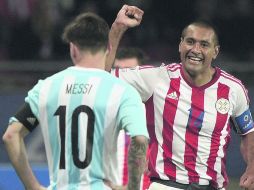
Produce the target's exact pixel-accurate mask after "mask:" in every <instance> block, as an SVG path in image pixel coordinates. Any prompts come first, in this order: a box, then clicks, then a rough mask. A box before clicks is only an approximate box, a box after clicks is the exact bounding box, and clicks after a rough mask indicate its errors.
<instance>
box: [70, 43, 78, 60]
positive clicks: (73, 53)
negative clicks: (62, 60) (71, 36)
mask: <svg viewBox="0 0 254 190" xmlns="http://www.w3.org/2000/svg"><path fill="white" fill-rule="evenodd" d="M70 55H71V58H72V60H73V61H74V60H76V59H77V57H78V48H77V46H76V45H75V44H74V43H72V42H70ZM74 62H75V61H74Z"/></svg>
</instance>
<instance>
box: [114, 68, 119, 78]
mask: <svg viewBox="0 0 254 190" xmlns="http://www.w3.org/2000/svg"><path fill="white" fill-rule="evenodd" d="M115 76H116V77H117V78H119V68H116V69H115Z"/></svg>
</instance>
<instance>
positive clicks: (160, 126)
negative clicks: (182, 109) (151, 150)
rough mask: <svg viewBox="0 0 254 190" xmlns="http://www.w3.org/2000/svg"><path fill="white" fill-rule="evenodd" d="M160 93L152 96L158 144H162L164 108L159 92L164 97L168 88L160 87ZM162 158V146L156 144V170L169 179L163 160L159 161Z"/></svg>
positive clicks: (162, 177) (162, 176)
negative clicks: (165, 173)
mask: <svg viewBox="0 0 254 190" xmlns="http://www.w3.org/2000/svg"><path fill="white" fill-rule="evenodd" d="M158 90H159V92H160V94H159V93H158V94H156V95H154V96H153V98H154V100H153V101H154V102H156V105H155V108H154V119H155V120H156V121H157V122H156V123H155V135H156V139H157V140H158V143H159V144H161V145H162V144H163V137H162V130H163V118H162V117H161V114H162V112H163V110H164V104H165V101H164V98H161V97H160V96H161V94H163V96H164V97H166V95H167V91H168V89H166V88H165V89H164V88H160V89H158ZM161 160H163V149H162V146H158V154H157V158H156V170H157V172H158V174H159V176H160V178H161V179H164V180H169V178H168V177H167V176H166V175H164V162H161Z"/></svg>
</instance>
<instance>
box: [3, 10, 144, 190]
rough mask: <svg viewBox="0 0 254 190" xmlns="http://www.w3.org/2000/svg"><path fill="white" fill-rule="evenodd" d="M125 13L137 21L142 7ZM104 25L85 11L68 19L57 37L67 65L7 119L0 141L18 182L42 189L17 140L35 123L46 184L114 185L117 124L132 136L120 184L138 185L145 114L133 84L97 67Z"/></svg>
mask: <svg viewBox="0 0 254 190" xmlns="http://www.w3.org/2000/svg"><path fill="white" fill-rule="evenodd" d="M131 9H132V8H131V7H130V10H131ZM132 13H135V14H138V15H139V18H137V19H136V22H135V23H136V25H137V24H139V22H140V18H141V17H142V11H140V10H139V9H135V10H132ZM135 16H136V15H135ZM108 31H109V27H108V25H107V23H106V22H105V21H104V20H103V19H102V18H100V17H99V16H97V15H95V14H93V13H83V14H81V15H79V16H78V17H76V18H75V19H74V20H73V21H72V22H71V23H70V24H68V25H67V26H66V28H65V30H64V33H63V39H64V41H65V42H67V43H68V44H69V46H70V55H71V58H72V61H73V64H74V66H72V67H69V68H67V69H65V70H63V71H60V72H58V73H56V74H54V75H52V76H50V77H48V78H46V79H45V80H40V81H39V82H38V83H37V84H36V85H35V86H34V87H33V88H32V89H31V90H30V91H29V92H28V96H27V97H26V98H25V104H24V106H23V107H22V108H21V110H20V111H18V112H17V114H16V115H15V116H14V117H12V118H11V119H10V123H9V127H8V128H7V131H6V132H5V134H4V136H3V140H4V142H5V145H6V148H7V151H8V154H9V157H10V160H11V162H12V164H13V166H14V168H15V169H16V171H17V173H18V175H19V177H20V179H21V180H22V182H23V183H24V186H25V188H26V189H36V190H37V189H45V188H44V187H42V186H41V185H40V184H39V182H38V181H37V179H36V178H35V176H34V174H33V172H32V170H31V168H30V165H29V163H28V160H27V156H26V151H25V146H24V140H23V138H24V137H25V136H26V135H27V134H28V133H29V131H32V130H33V129H34V128H35V127H36V126H37V124H38V123H39V124H40V126H41V129H42V133H43V138H44V143H45V148H46V154H47V160H48V167H49V174H50V186H49V187H48V188H47V189H52V190H57V189H59V190H81V189H86V190H99V189H100V190H101V189H121V188H122V187H120V186H118V185H121V183H120V179H119V176H118V175H117V157H116V156H117V154H116V152H117V137H118V134H119V131H120V130H121V129H124V130H125V131H126V132H128V134H129V135H130V136H131V137H132V138H131V145H130V149H129V157H128V158H129V163H128V164H129V179H130V180H129V183H128V189H135V190H139V188H140V187H139V185H140V179H141V175H142V173H143V171H144V167H145V161H146V147H147V144H148V143H147V138H148V133H147V129H146V122H145V114H144V109H143V105H142V102H141V98H140V96H139V94H138V93H137V91H136V90H135V89H134V88H133V87H131V86H130V85H128V84H127V83H125V82H123V81H121V80H119V79H117V78H115V77H114V76H112V75H110V74H109V73H108V72H106V71H105V70H104V68H105V60H106V56H107V54H108V48H107V47H108Z"/></svg>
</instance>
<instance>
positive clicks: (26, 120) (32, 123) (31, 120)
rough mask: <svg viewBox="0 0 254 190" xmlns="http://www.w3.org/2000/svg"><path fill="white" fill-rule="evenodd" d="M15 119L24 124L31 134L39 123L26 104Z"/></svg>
mask: <svg viewBox="0 0 254 190" xmlns="http://www.w3.org/2000/svg"><path fill="white" fill-rule="evenodd" d="M14 118H16V119H17V120H18V121H19V122H20V123H22V124H23V125H24V126H25V127H26V128H27V129H28V130H29V131H30V132H31V131H32V130H34V129H35V127H36V126H37V125H38V123H39V122H38V120H37V118H36V117H35V116H34V114H33V112H32V110H31V108H30V105H29V104H28V103H24V105H22V106H21V108H20V109H19V110H18V111H17V113H16V114H15V115H14Z"/></svg>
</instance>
